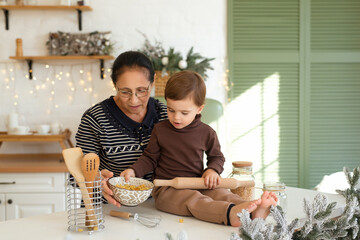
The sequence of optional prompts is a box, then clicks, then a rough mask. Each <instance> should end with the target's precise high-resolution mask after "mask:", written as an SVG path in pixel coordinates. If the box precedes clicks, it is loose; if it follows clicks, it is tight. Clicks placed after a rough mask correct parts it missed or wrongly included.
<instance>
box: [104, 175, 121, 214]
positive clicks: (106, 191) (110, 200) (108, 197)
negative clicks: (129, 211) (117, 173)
mask: <svg viewBox="0 0 360 240" xmlns="http://www.w3.org/2000/svg"><path fill="white" fill-rule="evenodd" d="M113 175H114V173H113V172H110V171H109V170H106V169H103V170H101V177H102V179H103V180H102V181H101V183H102V186H103V192H102V194H103V196H104V198H105V199H106V200H107V201H108V203H111V204H112V205H115V206H117V207H118V208H119V207H121V205H120V203H119V202H118V201H116V200H115V198H113V197H112V195H113V194H114V193H113V192H112V191H111V189H110V188H109V187H108V184H107V182H108V180H109V179H110V178H112V177H113Z"/></svg>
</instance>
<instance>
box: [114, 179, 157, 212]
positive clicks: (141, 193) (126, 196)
mask: <svg viewBox="0 0 360 240" xmlns="http://www.w3.org/2000/svg"><path fill="white" fill-rule="evenodd" d="M118 184H119V185H125V184H129V185H132V186H140V185H142V184H144V185H145V186H146V187H148V188H149V189H147V190H129V189H124V188H119V187H116V185H118ZM109 186H110V189H111V190H112V191H113V192H114V198H115V199H116V200H117V201H118V202H120V203H121V205H124V206H131V207H133V206H137V205H139V204H140V203H143V202H145V201H146V200H147V199H148V198H149V196H150V194H151V191H152V189H153V187H154V184H153V183H151V182H149V181H148V180H145V179H142V178H130V181H129V182H125V178H124V177H113V178H110V179H109Z"/></svg>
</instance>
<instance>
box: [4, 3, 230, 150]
mask: <svg viewBox="0 0 360 240" xmlns="http://www.w3.org/2000/svg"><path fill="white" fill-rule="evenodd" d="M13 2H14V0H12V1H11V0H9V3H13ZM25 2H26V0H25ZM37 2H38V3H39V4H57V3H58V2H60V0H58V1H56V0H37ZM89 4H90V6H91V7H92V8H93V11H91V12H83V32H90V31H94V30H99V31H107V30H110V31H112V40H113V41H115V42H116V51H115V53H114V55H115V56H117V55H118V54H120V53H121V52H123V51H126V50H130V49H137V48H140V47H141V46H142V43H143V41H144V39H143V37H142V36H141V34H139V33H138V32H137V30H139V31H141V32H143V33H145V34H146V35H147V36H148V37H149V39H150V40H154V39H157V40H159V41H161V42H162V43H163V45H164V47H165V48H168V47H175V49H176V50H179V51H180V52H182V53H183V54H184V56H185V54H186V53H187V50H188V49H189V48H190V47H191V46H194V49H195V51H196V52H199V53H201V54H202V55H204V56H206V57H215V58H216V60H214V61H213V62H212V66H213V67H214V68H215V70H213V71H210V72H208V75H209V79H208V80H207V82H206V84H207V87H208V89H207V90H208V97H210V98H215V99H217V100H219V101H222V102H224V101H225V90H224V87H223V86H222V84H221V81H222V78H223V73H224V71H225V66H224V63H223V61H222V60H223V59H224V58H225V55H226V1H224V0H101V1H100V0H91V1H89ZM58 30H60V31H67V32H78V23H77V13H76V12H75V11H74V12H73V11H38V10H34V11H19V10H17V11H10V30H9V31H6V30H5V20H4V16H3V13H1V17H0V131H5V130H6V125H5V119H6V116H7V115H8V114H9V113H10V112H11V111H13V110H14V109H15V108H14V106H13V102H14V95H15V94H17V95H18V97H19V100H18V103H19V105H18V111H19V113H20V114H21V115H22V116H23V117H22V119H21V121H20V123H21V124H23V125H29V126H30V127H31V128H35V126H36V125H37V124H40V123H50V122H52V121H55V120H58V121H59V122H61V123H63V125H64V126H65V127H67V128H70V129H71V131H72V132H73V135H74V134H75V132H76V129H77V126H78V124H79V121H80V117H81V115H82V113H83V112H84V111H85V110H86V109H87V108H89V107H90V106H91V104H93V103H96V102H98V101H101V100H102V99H104V98H107V97H108V96H110V95H113V94H114V92H113V91H112V85H111V81H110V79H109V77H107V78H106V79H105V80H100V79H99V63H98V62H97V61H88V62H77V61H75V62H60V61H51V62H46V61H45V62H34V75H35V76H36V77H37V80H36V81H30V80H28V79H26V78H25V77H24V75H25V72H26V70H27V65H26V63H25V62H17V61H10V60H9V59H8V57H9V56H13V55H15V48H16V44H15V39H16V38H22V40H23V50H24V55H46V54H47V49H46V46H45V42H46V40H47V38H48V33H49V32H51V31H52V32H53V31H58ZM46 63H48V64H50V65H51V66H55V71H56V72H57V73H58V72H60V71H63V72H64V74H65V73H66V72H70V73H72V79H73V81H74V83H75V85H76V87H77V91H76V93H75V95H74V97H73V101H72V102H71V101H69V99H68V98H69V96H71V94H72V93H71V91H70V90H69V87H68V85H67V81H68V79H67V78H66V77H65V76H64V77H63V80H62V81H58V80H56V84H55V85H54V86H53V88H54V91H55V95H54V100H53V101H49V97H50V96H51V94H50V92H51V89H50V88H49V86H50V84H48V83H47V82H46V81H45V79H46V77H47V76H50V77H51V76H53V73H50V74H49V73H48V70H47V69H45V67H44V66H45V65H44V64H46ZM72 64H73V65H72ZM110 64H111V62H107V67H110ZM13 66H15V69H14V70H15V74H14V77H15V81H11V80H10V89H6V85H7V84H6V82H5V81H6V78H8V77H9V75H8V72H7V71H8V70H9V68H10V67H13ZM82 68H84V69H85V72H87V71H91V72H92V76H93V82H92V83H90V82H86V86H87V87H90V86H91V87H93V89H94V92H95V93H97V94H98V95H97V97H94V96H92V95H89V94H88V93H85V92H84V91H83V90H82V89H83V87H82V86H80V85H79V79H80V74H79V72H78V71H79V69H82ZM4 70H5V73H4ZM85 80H86V79H85ZM42 84H45V86H46V88H45V89H40V90H38V91H36V90H35V88H36V85H38V86H41V85H42ZM32 89H33V90H35V91H34V94H30V93H29V91H30V90H32ZM56 104H57V105H58V106H59V108H55V107H54V106H55V105H56ZM19 146H20V147H21V149H23V151H26V152H38V151H39V150H41V151H48V152H53V151H57V150H59V149H58V146H57V145H53V146H52V145H49V147H44V146H43V145H39V144H20V143H19V144H14V143H12V144H8V143H5V144H3V147H2V148H1V149H0V152H14V151H19ZM5 149H6V150H5Z"/></svg>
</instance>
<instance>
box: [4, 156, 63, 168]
mask: <svg viewBox="0 0 360 240" xmlns="http://www.w3.org/2000/svg"><path fill="white" fill-rule="evenodd" d="M34 172H68V170H67V167H66V165H65V162H64V159H63V157H62V154H60V153H49V154H0V173H34Z"/></svg>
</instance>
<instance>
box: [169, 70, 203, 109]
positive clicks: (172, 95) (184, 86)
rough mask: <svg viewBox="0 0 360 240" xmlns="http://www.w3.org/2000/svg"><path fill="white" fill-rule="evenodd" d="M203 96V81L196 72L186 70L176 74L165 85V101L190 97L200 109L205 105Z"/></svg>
mask: <svg viewBox="0 0 360 240" xmlns="http://www.w3.org/2000/svg"><path fill="white" fill-rule="evenodd" d="M190 94H191V95H190ZM189 95H190V96H189ZM205 96H206V85H205V82H204V79H203V78H202V77H201V76H200V74H198V73H196V72H192V71H188V70H185V71H181V72H177V73H175V74H174V75H172V76H171V77H170V79H169V80H168V82H167V83H166V87H165V99H168V98H169V99H172V100H183V99H185V98H187V97H191V99H193V100H194V103H195V104H196V105H197V106H199V107H200V106H202V105H204V104H205Z"/></svg>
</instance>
